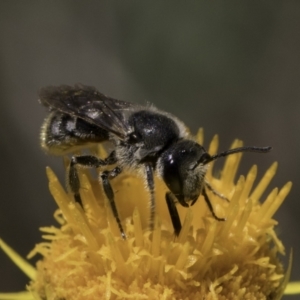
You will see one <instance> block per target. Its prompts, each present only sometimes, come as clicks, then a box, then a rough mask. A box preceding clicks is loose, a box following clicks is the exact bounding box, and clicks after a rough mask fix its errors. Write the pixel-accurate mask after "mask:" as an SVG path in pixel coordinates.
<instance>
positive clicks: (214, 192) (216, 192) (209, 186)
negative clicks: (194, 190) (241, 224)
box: [205, 180, 230, 202]
mask: <svg viewBox="0 0 300 300" xmlns="http://www.w3.org/2000/svg"><path fill="white" fill-rule="evenodd" d="M205 186H206V187H207V188H208V189H209V190H210V191H211V192H212V193H213V194H214V195H216V196H218V197H219V198H221V199H224V200H226V201H227V202H230V201H229V200H228V199H227V198H226V197H225V196H224V195H223V194H220V193H219V192H218V191H216V190H215V189H214V188H213V187H212V186H211V185H210V183H208V182H207V181H206V180H205Z"/></svg>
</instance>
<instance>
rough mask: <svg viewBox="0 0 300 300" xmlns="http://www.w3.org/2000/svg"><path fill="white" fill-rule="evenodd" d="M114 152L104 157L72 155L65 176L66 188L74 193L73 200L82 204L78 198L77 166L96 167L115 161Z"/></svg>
mask: <svg viewBox="0 0 300 300" xmlns="http://www.w3.org/2000/svg"><path fill="white" fill-rule="evenodd" d="M116 161H117V160H116V157H115V152H114V151H113V152H111V153H110V155H109V156H108V157H107V158H106V159H104V160H103V159H100V158H98V157H96V156H93V155H82V156H72V158H71V162H70V168H69V174H68V176H67V190H70V191H71V192H72V194H73V195H74V198H75V201H76V202H78V203H80V204H82V202H81V198H80V193H79V189H80V182H79V176H78V170H77V167H78V166H80V167H82V168H98V167H100V166H106V165H111V164H114V163H116Z"/></svg>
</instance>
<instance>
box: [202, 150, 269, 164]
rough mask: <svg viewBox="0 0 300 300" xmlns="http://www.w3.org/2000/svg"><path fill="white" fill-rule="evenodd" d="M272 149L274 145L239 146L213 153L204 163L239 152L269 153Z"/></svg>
mask: <svg viewBox="0 0 300 300" xmlns="http://www.w3.org/2000/svg"><path fill="white" fill-rule="evenodd" d="M271 150H272V147H255V146H248V147H239V148H234V149H230V150H226V151H223V152H221V153H218V154H215V155H212V156H210V157H207V158H206V159H205V161H204V164H205V165H206V164H208V163H210V162H211V161H213V160H216V159H218V158H220V157H224V156H228V155H231V154H235V153H239V152H258V153H267V152H270V151H271Z"/></svg>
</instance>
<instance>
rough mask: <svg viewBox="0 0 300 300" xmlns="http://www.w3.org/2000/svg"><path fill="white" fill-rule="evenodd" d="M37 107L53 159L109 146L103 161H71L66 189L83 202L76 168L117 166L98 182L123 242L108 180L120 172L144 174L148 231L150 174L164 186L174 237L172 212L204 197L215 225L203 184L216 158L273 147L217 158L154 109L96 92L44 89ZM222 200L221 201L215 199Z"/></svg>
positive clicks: (77, 87) (152, 211) (175, 221)
mask: <svg viewBox="0 0 300 300" xmlns="http://www.w3.org/2000/svg"><path fill="white" fill-rule="evenodd" d="M39 98H40V102H41V103H42V104H43V105H44V106H46V107H48V108H49V110H50V113H49V116H48V117H47V118H46V120H45V122H44V124H43V126H42V132H41V145H42V148H44V149H45V150H46V151H48V152H49V153H51V154H57V155H65V154H68V153H71V152H74V151H76V150H77V149H79V148H88V147H89V146H91V145H92V144H95V143H101V142H104V141H110V142H112V143H113V144H114V150H113V151H112V152H111V153H110V154H109V156H108V157H107V158H105V159H100V158H99V157H96V156H93V155H82V156H72V158H71V162H70V168H69V173H68V176H67V186H68V188H69V190H70V192H72V193H73V194H74V198H75V200H76V201H78V202H81V200H80V195H79V189H80V182H79V179H78V173H77V166H80V167H88V168H99V167H102V166H107V165H113V164H116V166H115V167H114V168H113V169H112V170H110V171H108V170H105V171H103V172H102V173H101V175H100V178H99V180H100V182H101V184H102V186H103V190H104V192H105V194H106V196H107V198H108V200H109V203H110V206H111V209H112V212H113V214H114V217H115V219H116V221H117V224H118V226H119V229H120V232H121V235H122V238H123V239H126V234H125V232H124V229H123V226H122V223H121V221H120V218H119V214H118V209H117V207H116V205H115V201H114V192H113V190H112V188H111V185H110V180H111V179H113V178H115V177H116V176H118V175H119V174H120V173H121V172H122V170H123V169H124V168H126V169H129V170H130V171H138V172H139V173H140V174H143V176H144V178H145V181H146V186H147V188H148V190H149V197H150V229H153V226H154V225H153V223H154V215H155V197H154V189H155V186H154V174H155V173H156V174H157V175H158V176H159V177H160V178H162V180H163V181H164V182H165V183H166V185H167V187H168V189H169V192H167V194H166V201H167V204H168V208H169V212H170V215H171V219H172V222H173V226H174V231H175V234H176V235H178V234H179V232H180V230H181V223H180V219H179V216H178V213H177V210H176V207H175V203H176V202H179V203H180V204H181V205H182V206H185V207H188V206H189V205H193V204H194V203H195V202H196V201H197V199H198V198H199V196H200V195H201V194H202V195H203V196H204V199H205V201H206V203H207V205H208V207H209V209H210V211H211V213H212V215H213V217H214V218H215V219H216V220H218V221H224V219H221V218H219V217H217V216H216V214H215V213H214V210H213V207H212V205H211V203H210V201H209V198H208V196H207V193H206V189H210V190H211V191H213V192H214V193H215V194H217V195H219V194H218V193H217V192H216V191H214V189H213V188H212V187H211V186H210V185H209V183H208V182H207V181H206V180H205V173H206V170H207V164H208V163H209V162H211V161H213V160H215V159H217V158H219V157H223V156H227V155H230V154H234V153H238V152H246V151H249V152H268V151H270V150H271V147H241V148H236V149H232V150H228V151H225V152H221V153H219V154H217V155H212V156H211V155H209V154H208V153H207V152H206V151H205V149H204V148H203V146H201V145H199V144H198V143H197V142H195V140H194V139H193V137H191V136H190V134H189V133H188V131H187V129H186V126H185V125H184V124H183V123H182V122H181V121H180V120H179V119H178V118H176V117H175V116H173V115H171V114H170V113H167V112H164V111H160V110H158V109H157V108H155V107H154V106H147V107H144V106H140V105H137V104H133V103H130V102H125V101H120V100H116V99H113V98H110V97H107V96H105V95H103V94H101V93H99V92H98V91H97V90H96V89H95V88H93V87H89V86H84V85H79V84H78V85H75V86H74V87H72V86H59V87H46V88H43V89H42V90H41V91H40V94H39ZM219 196H221V197H222V195H219Z"/></svg>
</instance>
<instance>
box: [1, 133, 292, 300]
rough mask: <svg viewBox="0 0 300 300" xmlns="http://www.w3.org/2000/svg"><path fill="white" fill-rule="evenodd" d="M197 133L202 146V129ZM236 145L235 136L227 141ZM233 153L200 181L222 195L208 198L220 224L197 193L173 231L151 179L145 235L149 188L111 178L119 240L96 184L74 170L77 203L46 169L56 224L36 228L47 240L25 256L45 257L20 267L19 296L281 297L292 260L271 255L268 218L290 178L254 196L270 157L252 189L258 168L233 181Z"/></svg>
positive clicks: (69, 299) (263, 184) (135, 180)
mask: <svg viewBox="0 0 300 300" xmlns="http://www.w3.org/2000/svg"><path fill="white" fill-rule="evenodd" d="M197 139H198V142H199V143H200V144H203V135H202V131H199V133H198V136H197ZM240 146H242V142H241V141H239V140H236V141H235V142H234V143H233V145H232V147H233V148H235V147H240ZM217 148H218V138H217V137H214V139H213V140H212V142H211V144H210V147H209V151H208V152H209V153H210V154H211V155H212V154H215V153H216V152H217ZM241 156H242V154H241V153H239V154H235V155H231V156H229V157H227V158H226V161H225V165H224V167H223V170H222V171H221V173H220V175H219V176H217V177H215V176H213V168H212V167H213V163H211V165H210V168H209V170H208V172H207V175H206V179H207V180H208V182H209V183H210V184H211V185H212V186H213V187H214V188H215V189H216V190H217V191H218V192H220V193H222V194H223V195H224V196H226V197H227V198H228V199H230V203H227V202H226V201H224V199H221V198H220V197H218V196H216V195H214V194H213V193H210V194H209V197H210V199H211V202H212V204H213V206H214V210H215V212H216V215H217V216H219V217H222V218H226V221H225V222H218V221H216V220H215V219H214V218H213V217H212V215H211V212H210V211H209V209H208V208H207V206H206V203H205V201H204V199H202V196H200V198H199V199H198V201H197V202H196V204H195V205H194V206H193V207H190V208H188V209H186V208H184V207H181V206H179V205H178V212H179V215H180V218H181V220H182V223H183V224H182V230H181V232H180V234H179V236H178V237H175V236H174V233H173V227H172V223H171V219H170V216H169V213H168V209H167V205H166V202H165V192H166V190H167V189H166V187H165V185H164V184H163V182H161V181H159V180H158V179H156V187H157V188H156V202H157V208H156V218H155V228H154V231H153V232H150V231H149V230H148V229H147V227H148V224H149V208H148V194H147V192H146V191H145V189H144V184H143V180H142V179H141V178H140V177H136V176H134V175H133V174H124V175H120V176H119V177H117V178H116V179H114V180H113V181H112V185H113V188H114V190H115V192H116V205H117V207H118V210H119V214H120V218H121V221H122V223H123V225H124V228H125V231H126V234H127V239H126V240H122V239H121V236H120V232H119V229H118V226H117V224H116V221H115V219H114V217H113V215H112V212H111V209H110V207H109V204H108V203H107V200H106V198H105V197H104V196H103V193H102V191H101V188H100V185H99V183H98V182H97V180H94V179H92V178H91V176H90V174H89V173H88V172H86V171H81V173H80V179H81V187H82V188H81V197H82V202H83V208H82V207H81V206H80V205H79V204H78V203H75V202H74V200H73V199H72V197H71V196H70V195H68V194H67V193H66V192H65V190H64V189H63V188H62V186H61V184H60V183H59V182H58V180H57V178H56V176H55V174H54V173H53V172H52V171H51V169H49V168H48V169H47V175H48V178H49V187H50V191H51V193H52V195H53V197H54V199H55V201H56V202H57V204H58V206H59V210H57V211H56V212H55V219H56V220H57V221H58V223H59V224H60V226H59V228H57V227H46V228H41V230H42V232H44V235H43V238H44V239H45V240H46V242H42V243H40V244H38V245H37V246H36V247H35V249H34V250H33V251H32V252H31V253H30V255H29V257H32V256H33V255H35V254H36V253H40V254H42V256H43V259H41V260H40V261H39V262H38V263H37V268H36V270H33V269H31V267H30V266H25V267H22V268H23V269H26V268H29V269H30V271H31V273H30V274H29V277H30V278H31V279H32V281H31V283H30V284H29V286H28V291H29V293H27V294H22V296H23V297H24V295H26V296H28V297H29V298H28V299H48V300H50V299H66V300H73V299H74V300H75V299H166V300H167V299H206V300H209V299H213V300H215V299H271V298H272V299H280V298H281V296H282V294H283V291H284V289H285V286H286V284H287V282H288V278H289V273H290V269H291V263H290V265H289V267H288V270H287V271H286V272H285V271H284V269H283V266H282V264H281V262H280V258H279V255H284V253H285V251H284V246H283V245H282V243H281V241H280V240H279V239H278V237H277V236H276V233H275V231H274V227H275V226H276V225H277V222H276V221H275V220H274V219H273V216H274V214H275V212H276V211H277V209H278V208H279V207H280V205H281V204H282V202H283V200H284V199H285V197H286V196H287V194H288V193H289V191H290V189H291V185H292V184H291V183H290V182H288V183H287V184H286V185H284V186H283V188H281V189H280V190H278V189H277V188H275V189H274V190H273V191H271V193H270V194H269V195H268V196H267V197H266V198H265V200H263V201H262V196H263V193H264V191H265V190H266V188H267V186H268V184H269V183H270V181H271V179H272V177H273V176H274V175H275V173H276V169H277V163H274V164H273V165H272V166H271V167H270V168H269V169H268V170H267V171H266V173H265V174H264V176H262V178H261V179H260V181H259V183H258V184H256V187H254V181H255V179H256V177H257V167H256V166H253V167H252V168H251V169H250V171H249V172H248V174H247V176H246V177H244V176H240V178H239V179H238V180H237V183H235V177H236V173H237V168H238V165H239V162H240V159H241ZM0 246H2V247H5V244H4V243H3V242H2V243H0ZM10 251H12V250H10ZM7 252H9V251H8V250H7ZM10 253H13V252H10ZM19 264H20V263H19ZM285 274H286V275H285ZM1 297H4V296H3V295H0V299H8V298H1ZM30 297H31V298H30ZM10 299H17V298H16V296H14V298H10ZM19 299H21V298H19ZM22 299H25V298H22Z"/></svg>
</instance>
